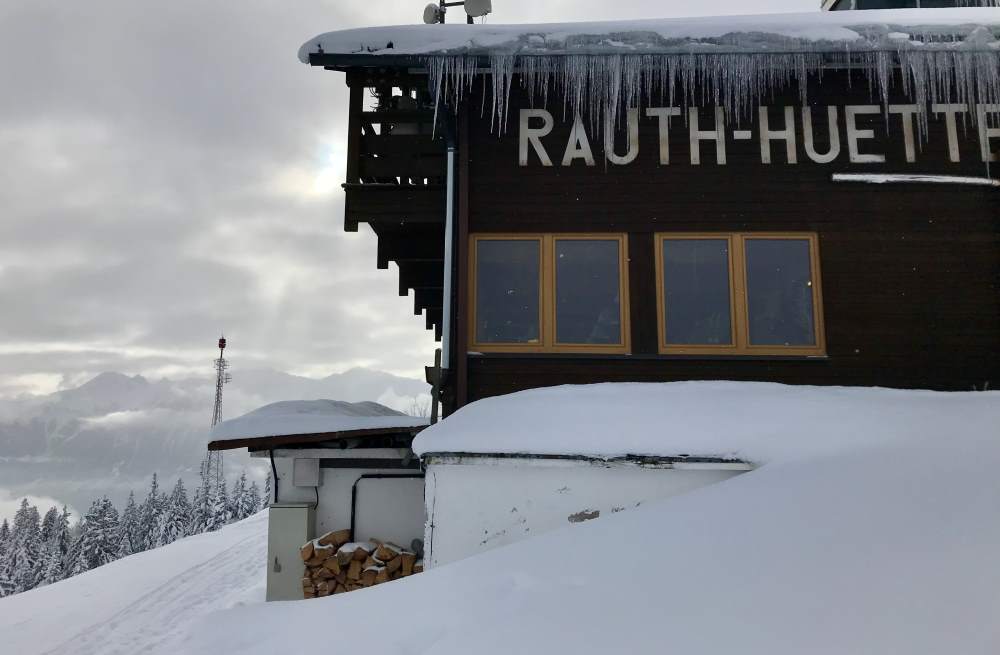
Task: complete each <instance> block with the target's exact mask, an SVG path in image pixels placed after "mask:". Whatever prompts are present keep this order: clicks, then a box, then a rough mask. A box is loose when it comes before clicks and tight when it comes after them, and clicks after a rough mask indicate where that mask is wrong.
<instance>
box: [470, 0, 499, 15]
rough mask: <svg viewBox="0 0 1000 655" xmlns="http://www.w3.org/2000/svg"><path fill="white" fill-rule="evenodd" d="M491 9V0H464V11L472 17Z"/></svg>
mask: <svg viewBox="0 0 1000 655" xmlns="http://www.w3.org/2000/svg"><path fill="white" fill-rule="evenodd" d="M491 11H493V3H492V1H491V0H465V13H467V14H468V15H469V16H472V17H473V18H479V17H480V16H485V15H486V14H488V13H490V12H491Z"/></svg>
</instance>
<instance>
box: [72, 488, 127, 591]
mask: <svg viewBox="0 0 1000 655" xmlns="http://www.w3.org/2000/svg"><path fill="white" fill-rule="evenodd" d="M118 537H119V520H118V510H116V509H115V507H114V505H112V504H111V501H110V500H108V497H107V496H104V497H102V498H100V499H98V500H95V501H94V503H93V504H92V505H91V506H90V510H88V511H87V515H86V516H85V517H84V519H83V525H82V530H81V532H80V537H79V539H78V540H77V541H78V544H77V545H78V547H77V548H76V554H75V557H74V560H75V561H74V562H73V568H72V569H71V571H70V574H71V575H77V574H78V573H83V572H84V571H89V570H91V569H95V568H97V567H98V566H103V565H105V564H107V563H108V562H113V561H115V559H117V555H118Z"/></svg>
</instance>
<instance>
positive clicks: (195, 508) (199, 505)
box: [188, 455, 213, 534]
mask: <svg viewBox="0 0 1000 655" xmlns="http://www.w3.org/2000/svg"><path fill="white" fill-rule="evenodd" d="M199 475H200V479H199V483H198V488H197V489H196V490H195V492H194V502H193V503H192V510H191V523H190V525H189V527H188V534H201V533H202V532H207V531H208V530H209V527H208V526H209V525H210V524H211V523H212V516H213V511H212V485H211V482H210V481H209V479H208V456H207V455H206V456H205V458H204V459H202V460H201V468H200V470H199Z"/></svg>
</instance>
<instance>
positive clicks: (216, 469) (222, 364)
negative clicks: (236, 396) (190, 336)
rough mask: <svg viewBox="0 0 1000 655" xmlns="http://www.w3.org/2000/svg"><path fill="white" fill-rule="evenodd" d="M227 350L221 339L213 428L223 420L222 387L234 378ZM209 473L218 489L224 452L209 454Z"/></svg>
mask: <svg viewBox="0 0 1000 655" xmlns="http://www.w3.org/2000/svg"><path fill="white" fill-rule="evenodd" d="M225 350H226V337H225V336H222V337H219V358H218V359H216V360H215V409H214V410H213V411H212V427H213V428H214V427H215V426H216V425H217V424H218V423H219V421H220V420H222V387H223V386H225V385H226V383H228V382H229V381H230V380H232V379H233V378H232V376H231V375H230V374H229V362H227V361H226V358H225V357H224V356H223V355H224V354H225ZM207 462H208V464H207V466H208V471H206V477H207V478H208V479H209V480H211V481H212V484H213V485H215V486H216V487H217V486H218V484H219V482H221V481H222V479H223V477H224V474H223V470H222V451H221V450H211V451H209V453H208V460H207Z"/></svg>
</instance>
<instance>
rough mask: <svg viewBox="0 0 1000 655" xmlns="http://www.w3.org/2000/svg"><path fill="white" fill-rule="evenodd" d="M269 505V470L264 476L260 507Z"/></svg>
mask: <svg viewBox="0 0 1000 655" xmlns="http://www.w3.org/2000/svg"><path fill="white" fill-rule="evenodd" d="M270 506H271V472H270V471H268V472H267V477H266V478H264V500H263V503H262V509H263V508H266V507H270Z"/></svg>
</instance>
